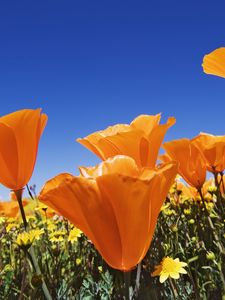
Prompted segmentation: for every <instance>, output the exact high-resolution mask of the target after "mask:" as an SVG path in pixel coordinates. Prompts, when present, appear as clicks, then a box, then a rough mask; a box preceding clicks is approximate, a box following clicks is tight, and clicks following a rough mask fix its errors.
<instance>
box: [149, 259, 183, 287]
mask: <svg viewBox="0 0 225 300" xmlns="http://www.w3.org/2000/svg"><path fill="white" fill-rule="evenodd" d="M186 265H187V264H186V263H185V262H182V261H180V260H179V258H176V259H173V258H171V257H168V256H166V257H164V258H163V260H162V261H161V263H160V264H159V265H158V266H156V267H155V271H154V272H153V273H152V276H159V281H160V282H161V283H163V282H164V281H165V280H167V279H168V278H169V277H171V278H173V279H178V278H179V277H180V274H186V273H187V271H186V270H185V269H184V268H183V267H185V266H186Z"/></svg>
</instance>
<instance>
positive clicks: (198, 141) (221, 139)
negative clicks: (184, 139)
mask: <svg viewBox="0 0 225 300" xmlns="http://www.w3.org/2000/svg"><path fill="white" fill-rule="evenodd" d="M192 141H193V143H194V144H195V145H196V146H197V147H198V148H199V150H200V151H201V152H202V154H203V156H204V158H205V161H206V167H207V170H208V171H210V172H213V173H219V172H222V171H223V170H224V169H225V136H215V135H212V134H207V133H201V134H199V135H198V136H197V137H195V138H194V139H193V140H192Z"/></svg>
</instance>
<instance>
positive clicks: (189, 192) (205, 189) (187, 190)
mask: <svg viewBox="0 0 225 300" xmlns="http://www.w3.org/2000/svg"><path fill="white" fill-rule="evenodd" d="M214 186H215V184H214V179H213V178H211V179H209V180H207V181H205V182H204V184H203V186H202V188H201V193H202V196H203V198H204V199H205V200H207V201H212V200H213V195H212V194H211V193H209V188H210V187H214ZM179 188H180V190H181V191H182V193H183V195H184V196H185V197H187V198H191V199H193V200H201V196H200V194H199V192H198V190H197V189H196V188H194V187H193V186H186V185H183V187H182V186H181V185H179Z"/></svg>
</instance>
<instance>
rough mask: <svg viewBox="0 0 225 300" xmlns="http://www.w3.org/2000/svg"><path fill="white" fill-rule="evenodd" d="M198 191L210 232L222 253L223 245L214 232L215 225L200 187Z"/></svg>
mask: <svg viewBox="0 0 225 300" xmlns="http://www.w3.org/2000/svg"><path fill="white" fill-rule="evenodd" d="M198 192H199V195H200V197H201V200H202V203H203V207H204V209H205V214H206V216H207V219H208V222H209V227H210V229H211V232H212V234H213V236H214V238H215V241H216V244H217V247H218V248H219V250H220V252H221V253H223V254H224V247H223V245H222V244H221V242H220V240H219V237H218V235H217V233H216V231H215V227H214V225H213V222H212V219H211V218H210V215H209V212H208V210H207V207H206V205H205V199H204V197H203V194H202V191H201V189H199V190H198Z"/></svg>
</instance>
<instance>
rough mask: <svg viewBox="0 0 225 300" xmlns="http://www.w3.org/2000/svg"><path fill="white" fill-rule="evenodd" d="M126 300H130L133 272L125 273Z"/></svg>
mask: <svg viewBox="0 0 225 300" xmlns="http://www.w3.org/2000/svg"><path fill="white" fill-rule="evenodd" d="M123 275H124V299H125V300H130V275H131V272H130V271H129V272H124V273H123Z"/></svg>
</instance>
